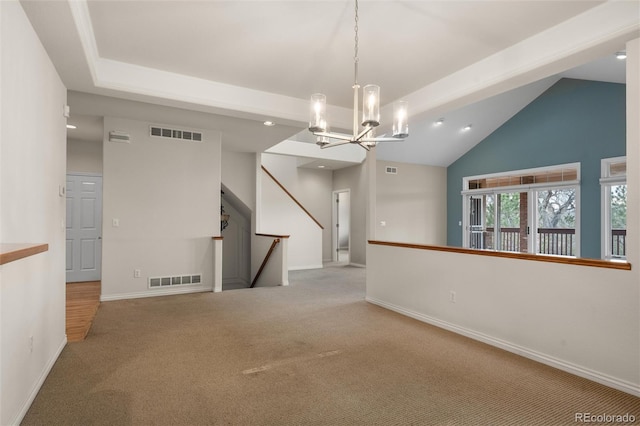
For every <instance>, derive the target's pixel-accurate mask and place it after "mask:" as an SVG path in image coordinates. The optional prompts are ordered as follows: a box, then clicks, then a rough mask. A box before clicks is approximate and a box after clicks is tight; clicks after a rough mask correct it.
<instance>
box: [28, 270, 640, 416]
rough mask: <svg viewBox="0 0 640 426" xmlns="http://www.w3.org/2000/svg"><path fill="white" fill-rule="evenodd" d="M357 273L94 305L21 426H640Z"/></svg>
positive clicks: (635, 407) (574, 382)
mask: <svg viewBox="0 0 640 426" xmlns="http://www.w3.org/2000/svg"><path fill="white" fill-rule="evenodd" d="M364 273H365V271H364V269H360V268H353V267H327V268H325V269H322V270H312V271H296V272H291V273H290V283H291V285H290V286H289V287H272V288H256V289H246V290H235V291H229V292H223V293H217V294H214V293H199V294H190V295H182V296H170V297H155V298H147V299H135V300H128V301H117V302H106V303H102V304H101V306H100V309H99V310H98V314H97V316H96V319H95V321H94V324H93V327H92V329H91V331H90V332H89V335H88V336H87V339H86V340H85V341H84V342H80V343H71V344H69V345H68V346H67V347H66V348H65V349H64V351H63V353H62V355H61V356H60V358H59V360H58V361H57V363H56V364H55V366H54V368H53V370H52V371H51V374H50V375H49V377H48V379H47V380H46V382H45V384H44V385H43V387H42V389H41V391H40V393H39V394H38V396H37V398H36V399H35V401H34V403H33V405H32V407H31V409H30V410H29V412H28V413H27V415H26V417H25V419H24V421H23V423H22V424H23V425H93V424H100V425H102V424H104V425H208V424H220V425H223V424H224V425H563V424H566V425H575V424H580V422H576V421H575V420H576V415H580V413H590V416H596V415H609V416H612V415H624V414H629V415H632V416H634V417H635V424H640V398H636V397H633V396H631V395H627V394H625V393H623V392H619V391H616V390H613V389H610V388H607V387H605V386H602V385H599V384H596V383H593V382H590V381H588V380H585V379H581V378H578V377H575V376H572V375H570V374H567V373H564V372H561V371H558V370H555V369H553V368H550V367H546V366H544V365H541V364H538V363H535V362H533V361H530V360H527V359H525V358H521V357H519V356H516V355H513V354H510V353H507V352H504V351H501V350H498V349H495V348H493V347H490V346H488V345H485V344H482V343H479V342H475V341H473V340H470V339H467V338H464V337H461V336H458V335H455V334H453V333H450V332H447V331H444V330H441V329H438V328H436V327H432V326H429V325H427V324H423V323H421V322H418V321H415V320H412V319H410V318H406V317H403V316H401V315H399V314H396V313H394V312H390V311H387V310H385V309H383V308H380V307H378V306H375V305H371V304H369V303H367V302H365V301H364ZM583 418H585V416H584V415H583ZM591 419H592V420H597V418H594V417H591ZM603 419H604V420H606V419H607V418H603ZM590 424H597V423H596V422H593V421H592V422H591V423H590ZM607 424H612V423H611V422H608V423H607ZM620 424H625V423H620ZM626 424H631V423H626Z"/></svg>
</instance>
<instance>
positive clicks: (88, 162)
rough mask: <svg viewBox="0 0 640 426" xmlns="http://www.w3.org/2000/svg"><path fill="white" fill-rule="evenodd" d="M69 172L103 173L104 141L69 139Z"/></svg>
mask: <svg viewBox="0 0 640 426" xmlns="http://www.w3.org/2000/svg"><path fill="white" fill-rule="evenodd" d="M67 172H69V173H72V172H79V173H94V174H98V175H101V174H102V141H100V142H89V141H83V140H76V139H68V140H67Z"/></svg>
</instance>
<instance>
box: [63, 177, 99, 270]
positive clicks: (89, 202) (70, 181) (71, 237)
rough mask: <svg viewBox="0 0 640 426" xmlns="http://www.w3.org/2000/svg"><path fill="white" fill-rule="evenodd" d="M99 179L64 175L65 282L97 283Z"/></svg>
mask: <svg viewBox="0 0 640 426" xmlns="http://www.w3.org/2000/svg"><path fill="white" fill-rule="evenodd" d="M101 263H102V176H96V175H81V174H68V175H67V282H79V281H99V280H100V279H101Z"/></svg>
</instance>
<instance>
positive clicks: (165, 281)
mask: <svg viewBox="0 0 640 426" xmlns="http://www.w3.org/2000/svg"><path fill="white" fill-rule="evenodd" d="M201 283H202V274H189V275H176V276H171V277H149V288H162V287H173V286H177V285H179V286H182V285H193V284H201Z"/></svg>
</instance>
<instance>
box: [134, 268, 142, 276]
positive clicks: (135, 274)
mask: <svg viewBox="0 0 640 426" xmlns="http://www.w3.org/2000/svg"><path fill="white" fill-rule="evenodd" d="M140 273H141V271H140V269H134V270H133V278H140Z"/></svg>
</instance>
